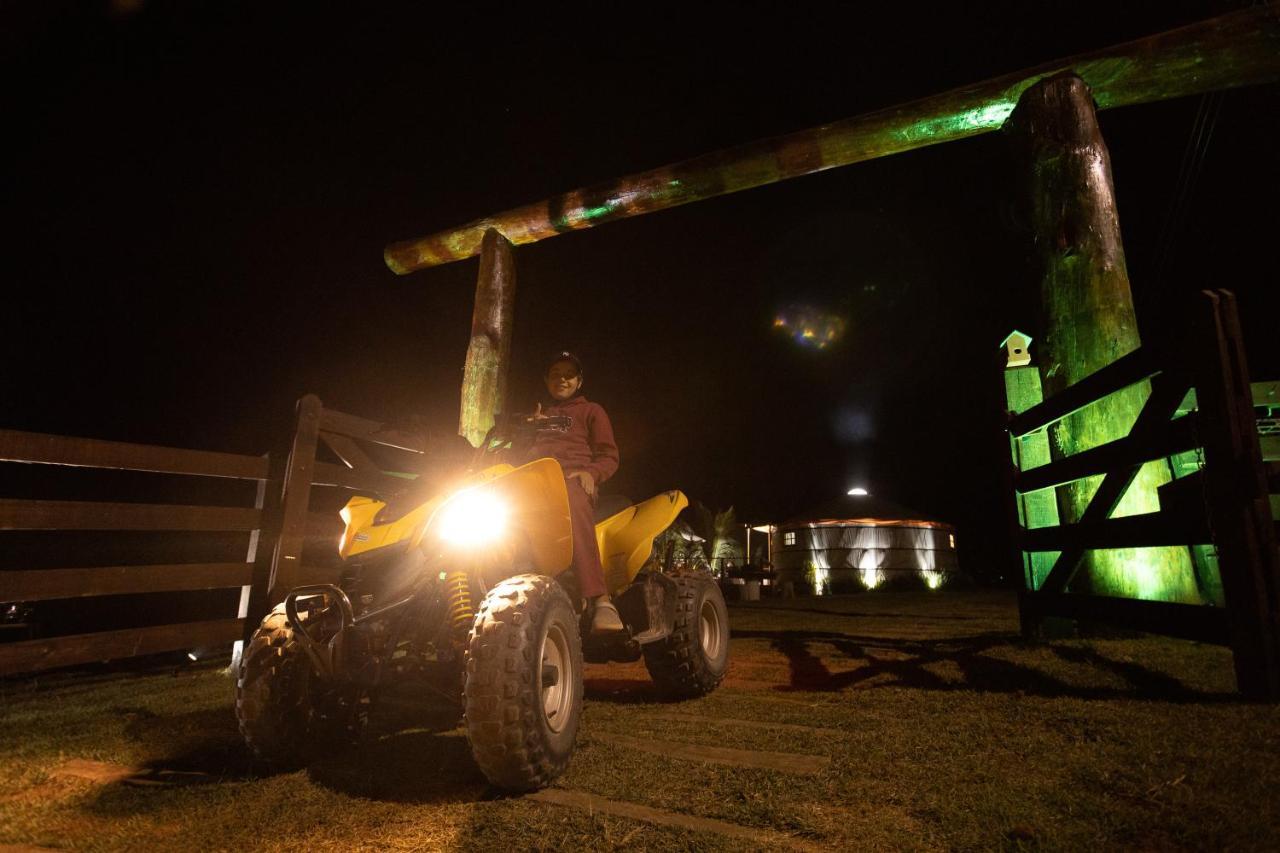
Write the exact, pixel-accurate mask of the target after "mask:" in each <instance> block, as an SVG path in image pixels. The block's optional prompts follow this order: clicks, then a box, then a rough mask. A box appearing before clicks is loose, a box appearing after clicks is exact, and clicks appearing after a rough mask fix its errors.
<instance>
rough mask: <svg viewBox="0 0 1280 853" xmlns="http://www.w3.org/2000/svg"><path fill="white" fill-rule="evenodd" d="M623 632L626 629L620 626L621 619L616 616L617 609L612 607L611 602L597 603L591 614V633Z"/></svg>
mask: <svg viewBox="0 0 1280 853" xmlns="http://www.w3.org/2000/svg"><path fill="white" fill-rule="evenodd" d="M625 630H627V627H626V626H625V625H623V624H622V617H621V616H619V615H618V608H616V607H614V606H613V602H612V601H597V602H596V606H595V609H594V610H593V611H592V612H591V633H593V634H616V633H618V632H619V631H625Z"/></svg>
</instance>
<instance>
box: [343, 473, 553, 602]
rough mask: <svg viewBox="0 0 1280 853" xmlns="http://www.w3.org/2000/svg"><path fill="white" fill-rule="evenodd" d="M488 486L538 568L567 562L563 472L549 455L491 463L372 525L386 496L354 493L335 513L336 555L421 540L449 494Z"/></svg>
mask: <svg viewBox="0 0 1280 853" xmlns="http://www.w3.org/2000/svg"><path fill="white" fill-rule="evenodd" d="M475 488H481V489H492V490H494V491H495V492H497V493H498V494H500V495H502V496H503V499H504V502H505V503H506V504H507V506H509V507H510V508H511V514H510V516H509V517H508V525H509V530H510V533H511V534H512V535H514V536H520V537H522V538H523V540H524V542H525V544H527V546H528V548H529V552H530V556H531V558H532V560H533V564H534V566H535V568H536V569H537V571H538V572H540V573H542V574H545V575H550V576H552V577H554V576H555V575H558V574H560V573H561V572H563V571H564V570H565V569H567V568H568V567H569V563H570V560H571V559H572V557H573V536H572V533H571V527H570V519H569V495H568V492H567V490H566V488H565V482H564V472H563V471H562V470H561V468H560V463H558V462H556V461H555V460H554V459H537V460H535V461H533V462H530V463H529V464H528V465H522V466H520V467H519V468H514V467H512V466H511V465H493V466H491V467H489V468H485V469H484V470H483V471H479V472H477V473H476V474H473V475H471V476H469V477H467V478H465V479H463V480H461V481H460V482H459V483H458V484H457V485H456V486H455V487H454V488H452V489H448V490H446V491H445V492H444V493H443V494H440V495H437V496H435V497H433V498H431V499H429V500H427V501H424V502H423V503H422V504H421V505H419V506H418V507H416V508H414V509H413V510H411V511H410V512H408V513H406V514H405V515H403V516H401V517H400V518H398V519H396V520H395V521H390V522H387V523H386V524H374V523H373V520H374V517H375V516H377V514H378V512H379V511H380V510H381V509H382V508H383V507H384V506H386V502H385V501H379V500H374V499H372V498H366V497H355V498H352V499H351V500H350V501H348V502H347V505H346V506H345V507H343V509H342V511H341V513H340V515H341V516H342V520H343V521H345V522H346V525H347V526H346V529H345V530H344V531H343V534H342V544H341V546H340V547H339V554H340V555H341V556H342V557H343V559H347V558H350V557H355V556H358V555H360V554H364V553H367V552H369V551H373V550H376V549H378V548H385V547H388V546H390V545H395V544H397V543H400V542H403V543H405V547H406V548H412V547H415V546H417V545H418V543H420V542H421V541H422V537H423V536H424V535H425V534H426V532H427V529H428V528H429V527H430V525H431V520H432V518H433V517H434V516H435V514H436V511H437V510H438V509H440V508H441V507H443V506H444V505H445V503H447V502H448V500H449V498H451V497H453V496H454V495H456V494H458V493H459V492H462V491H467V490H470V489H475Z"/></svg>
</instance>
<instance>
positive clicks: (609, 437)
mask: <svg viewBox="0 0 1280 853" xmlns="http://www.w3.org/2000/svg"><path fill="white" fill-rule="evenodd" d="M542 413H543V414H544V415H553V416H556V415H567V416H568V417H569V418H571V419H572V423H571V424H570V425H569V429H568V431H567V432H558V431H556V430H542V431H541V432H539V433H538V437H537V438H536V439H535V440H534V443H533V450H532V454H531V456H530V457H529V458H530V459H541V458H542V457H544V456H550V457H552V458H553V459H555V460H556V461H557V462H559V463H560V467H562V468H564V473H565V474H566V475H568V474H573V473H576V472H578V471H586V472H587V473H588V474H590V475H591V478H592V479H593V480H595V481H596V485H597V486H598V485H600V484H601V483H603V482H604V481H605V480H607V479H609V478H610V477H612V476H613V473H614V472H615V471H617V470H618V445H617V444H616V443H615V442H614V440H613V426H612V425H611V424H610V423H609V416H608V415H606V414H605V412H604V407H602V406H601V405H600V404H599V403H593V402H591V401H590V400H588V399H587V398H586V397H584V396H582V395H581V394H579V395H577V396H576V397H571V398H570V399H568V400H565V401H564V402H552V403H550V404H547V403H543V404H542Z"/></svg>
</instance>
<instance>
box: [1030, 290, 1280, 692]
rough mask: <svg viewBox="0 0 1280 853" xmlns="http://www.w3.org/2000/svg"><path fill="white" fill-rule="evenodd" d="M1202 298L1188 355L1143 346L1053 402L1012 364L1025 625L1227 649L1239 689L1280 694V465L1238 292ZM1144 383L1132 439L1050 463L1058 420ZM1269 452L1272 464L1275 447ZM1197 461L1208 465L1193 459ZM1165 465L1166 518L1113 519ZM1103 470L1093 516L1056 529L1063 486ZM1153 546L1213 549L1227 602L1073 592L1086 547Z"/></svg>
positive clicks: (1180, 343)
mask: <svg viewBox="0 0 1280 853" xmlns="http://www.w3.org/2000/svg"><path fill="white" fill-rule="evenodd" d="M1204 297H1205V299H1204V304H1203V305H1202V306H1200V310H1199V311H1198V312H1197V316H1196V317H1195V322H1194V323H1193V328H1192V329H1191V331H1190V334H1188V335H1186V336H1185V337H1183V338H1181V339H1179V340H1177V341H1176V347H1174V346H1168V347H1167V348H1165V349H1164V350H1160V349H1157V348H1156V347H1153V346H1144V347H1142V348H1140V349H1138V350H1135V351H1134V352H1132V353H1129V354H1128V355H1125V356H1123V357H1122V358H1120V359H1118V360H1116V361H1115V362H1113V363H1112V364H1110V365H1108V366H1107V367H1105V368H1103V369H1102V370H1099V371H1098V372H1096V373H1094V374H1092V375H1091V376H1088V377H1086V378H1085V379H1084V380H1082V381H1080V382H1078V383H1076V384H1074V385H1072V386H1070V387H1068V388H1067V389H1066V390H1064V391H1063V392H1061V393H1059V394H1057V395H1055V396H1053V397H1050V398H1049V399H1048V400H1043V401H1039V387H1040V386H1039V375H1038V372H1037V371H1038V368H1036V367H1035V366H1034V365H1024V366H1014V367H1009V368H1007V369H1006V375H1005V389H1006V395H1007V400H1008V402H1009V418H1008V431H1009V439H1010V445H1011V449H1012V458H1013V463H1014V467H1013V470H1012V476H1011V483H1010V485H1011V488H1010V491H1009V494H1010V495H1012V496H1014V500H1013V502H1012V505H1011V506H1010V510H1009V511H1010V514H1011V519H1012V521H1013V524H1014V539H1015V542H1016V543H1017V548H1018V551H1019V554H1018V557H1019V562H1020V563H1021V568H1022V571H1023V577H1024V589H1023V591H1022V594H1021V598H1020V614H1021V620H1022V629H1023V632H1024V633H1025V634H1027V635H1038V634H1039V633H1040V630H1041V627H1042V626H1043V624H1044V622H1045V620H1046V619H1048V618H1052V617H1058V618H1066V619H1073V620H1081V621H1086V622H1099V623H1109V624H1112V625H1118V626H1123V627H1127V628H1133V629H1139V630H1143V631H1148V632H1153V633H1159V634H1167V635H1171V636H1176V637H1184V638H1188V639H1194V640H1200V641H1203V642H1211V643H1221V644H1223V645H1229V646H1230V647H1231V649H1232V651H1233V654H1234V659H1235V669H1236V680H1237V684H1238V686H1239V688H1240V690H1241V692H1242V693H1244V694H1245V695H1247V696H1251V697H1255V698H1265V699H1271V700H1276V699H1280V552H1278V551H1277V547H1276V522H1275V521H1274V520H1273V518H1272V516H1273V513H1272V507H1271V504H1272V501H1271V499H1270V498H1269V493H1276V492H1280V462H1276V461H1264V459H1263V454H1262V447H1261V444H1260V441H1259V435H1258V425H1257V423H1258V422H1257V419H1256V417H1255V401H1254V395H1253V391H1252V389H1251V386H1250V382H1249V373H1248V367H1247V364H1246V362H1245V355H1244V348H1243V344H1242V341H1241V335H1240V326H1239V320H1238V317H1237V313H1236V305H1235V298H1234V296H1233V295H1232V294H1231V293H1230V292H1228V291H1222V290H1219V291H1212V292H1209V291H1206V292H1205V293H1204ZM1146 380H1150V382H1151V393H1150V396H1149V397H1148V398H1147V401H1146V404H1145V405H1144V407H1143V408H1142V410H1141V412H1140V413H1139V414H1138V417H1137V420H1136V421H1135V423H1134V425H1133V428H1132V430H1131V431H1130V433H1129V434H1128V435H1127V436H1124V437H1122V438H1117V439H1115V440H1113V441H1110V442H1108V443H1106V444H1103V445H1100V446H1098V447H1094V448H1092V449H1089V450H1085V451H1083V452H1080V453H1076V454H1075V455H1072V456H1067V457H1065V458H1061V459H1057V460H1054V461H1050V453H1049V441H1048V436H1047V430H1048V428H1049V427H1050V426H1051V425H1052V424H1054V423H1056V422H1058V421H1059V420H1061V419H1063V418H1065V417H1067V416H1068V415H1071V414H1073V413H1074V412H1077V411H1079V410H1081V409H1083V408H1085V407H1086V406H1089V405H1091V404H1093V403H1095V402H1097V401H1099V400H1101V399H1102V398H1104V397H1106V396H1107V395H1109V394H1112V393H1114V392H1117V391H1120V390H1122V389H1124V388H1127V387H1130V386H1132V385H1134V384H1135V383H1138V382H1143V381H1146ZM1271 402H1272V403H1274V402H1275V401H1271ZM1029 403H1031V404H1032V405H1030V406H1029V407H1028V404H1029ZM1268 442H1269V444H1274V443H1275V440H1274V439H1271V438H1269V439H1268ZM1269 450H1270V453H1269V454H1268V455H1269V456H1272V457H1273V460H1274V457H1275V456H1276V450H1277V448H1275V447H1269ZM1188 454H1194V456H1193V457H1192V458H1193V459H1199V458H1202V459H1203V462H1202V464H1186V462H1185V460H1186V458H1187V455H1188ZM1156 459H1170V460H1171V461H1173V462H1174V464H1173V466H1172V467H1173V469H1174V473H1175V475H1176V477H1175V479H1174V480H1172V481H1171V482H1169V483H1167V484H1165V485H1164V486H1162V487H1161V488H1160V489H1159V502H1160V509H1159V511H1158V512H1152V513H1144V514H1139V515H1129V516H1125V517H1121V518H1113V517H1112V513H1113V512H1114V511H1115V510H1116V507H1117V505H1118V504H1119V502H1120V499H1121V498H1122V497H1123V496H1124V494H1125V491H1126V490H1127V489H1128V487H1129V484H1130V483H1132V482H1133V480H1134V478H1135V476H1136V475H1137V473H1138V470H1139V468H1141V467H1142V465H1143V464H1144V463H1146V462H1148V461H1150V460H1156ZM1179 460H1183V461H1181V464H1179ZM1097 475H1102V477H1103V478H1102V480H1101V482H1100V484H1099V485H1098V488H1097V490H1096V492H1095V493H1094V495H1093V498H1092V500H1091V501H1090V503H1089V505H1088V507H1087V508H1086V509H1085V510H1084V512H1083V514H1082V515H1081V517H1080V518H1079V519H1078V520H1077V521H1076V522H1075V523H1072V524H1061V523H1058V518H1057V506H1056V503H1055V498H1054V489H1055V488H1056V487H1059V486H1062V485H1065V484H1067V483H1070V482H1073V481H1076V480H1080V479H1083V478H1085V477H1091V476H1097ZM1155 546H1188V547H1199V548H1201V549H1202V556H1201V559H1200V560H1197V563H1198V564H1200V567H1201V568H1203V564H1204V562H1205V558H1206V557H1207V558H1208V561H1209V562H1210V564H1212V563H1215V562H1216V566H1217V571H1218V574H1219V575H1220V577H1221V583H1222V594H1223V597H1224V599H1225V600H1224V601H1223V602H1222V604H1224V605H1225V606H1211V605H1197V604H1178V603H1170V602H1164V601H1147V600H1139V599H1134V598H1117V597H1108V596H1101V595H1093V594H1087V593H1080V592H1072V591H1070V590H1069V588H1070V587H1071V585H1072V581H1073V580H1074V579H1075V578H1076V577H1077V573H1078V570H1079V568H1080V565H1081V558H1082V557H1083V555H1084V552H1085V551H1086V550H1089V549H1116V548H1145V547H1155Z"/></svg>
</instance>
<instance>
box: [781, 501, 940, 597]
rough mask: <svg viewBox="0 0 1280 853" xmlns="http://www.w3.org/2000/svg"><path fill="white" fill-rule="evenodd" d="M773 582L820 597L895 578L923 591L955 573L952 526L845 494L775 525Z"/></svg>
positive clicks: (893, 581) (888, 582)
mask: <svg viewBox="0 0 1280 853" xmlns="http://www.w3.org/2000/svg"><path fill="white" fill-rule="evenodd" d="M772 540H773V541H772V543H771V544H772V547H771V551H770V557H771V559H772V562H773V566H774V569H775V570H776V571H777V573H778V580H779V581H780V582H782V583H786V582H788V581H790V582H792V583H794V584H796V586H797V587H798V588H799V587H802V586H804V585H808V586H809V587H810V588H812V589H813V590H814V592H816V593H818V594H819V595H821V594H825V593H829V592H843V591H855V590H858V589H874V588H876V587H879V586H882V585H889V586H893V585H898V584H899V583H901V582H909V583H913V584H914V583H918V584H921V585H923V586H926V587H928V588H930V589H937V588H938V587H940V586H942V585H943V584H945V583H946V582H947V581H948V580H949V579H950V578H951V577H953V576H954V575H955V573H956V572H957V571H958V569H959V566H958V563H957V561H956V536H955V528H954V527H953V526H951V525H950V524H947V523H945V522H942V521H938V520H937V519H934V518H930V517H929V516H927V515H924V514H923V513H920V512H917V511H915V510H912V509H909V508H907V507H904V506H901V505H899V504H896V503H893V502H892V501H888V500H885V499H883V498H878V497H874V496H871V495H866V494H861V495H853V494H851V495H845V496H844V497H841V498H838V499H837V500H834V501H829V502H827V503H825V504H822V505H821V506H817V507H814V508H813V509H811V510H809V511H808V512H805V513H802V514H800V515H798V516H796V517H795V518H792V519H789V520H788V521H785V522H783V523H782V524H779V525H778V526H777V529H776V532H775V533H774V535H773V537H772Z"/></svg>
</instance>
